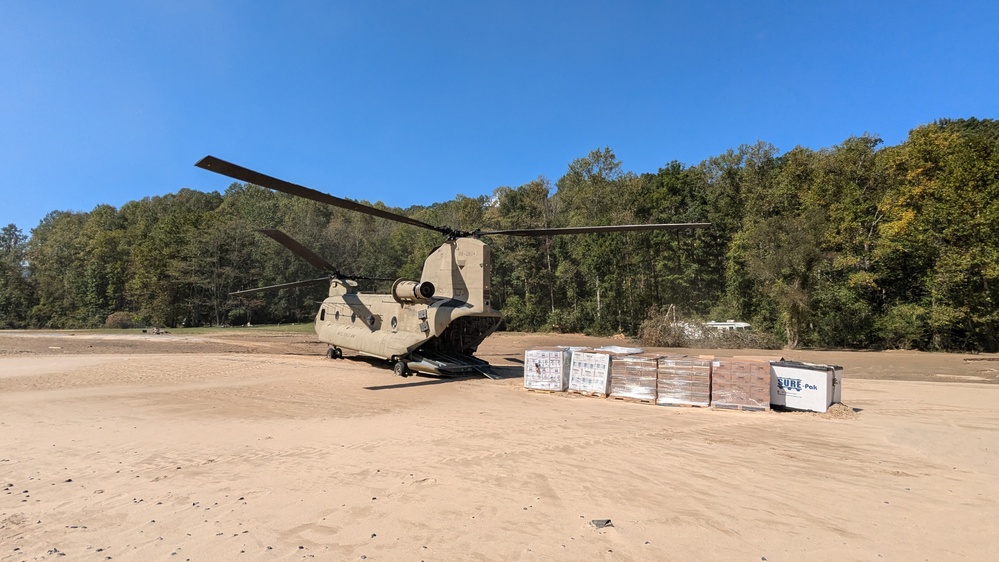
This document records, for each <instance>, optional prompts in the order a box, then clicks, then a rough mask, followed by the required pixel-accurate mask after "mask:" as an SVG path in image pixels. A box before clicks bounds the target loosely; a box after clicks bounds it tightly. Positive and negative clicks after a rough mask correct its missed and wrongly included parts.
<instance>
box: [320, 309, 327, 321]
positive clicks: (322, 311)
mask: <svg viewBox="0 0 999 562" xmlns="http://www.w3.org/2000/svg"><path fill="white" fill-rule="evenodd" d="M323 320H326V309H325V308H320V309H319V321H320V322H322V321H323Z"/></svg>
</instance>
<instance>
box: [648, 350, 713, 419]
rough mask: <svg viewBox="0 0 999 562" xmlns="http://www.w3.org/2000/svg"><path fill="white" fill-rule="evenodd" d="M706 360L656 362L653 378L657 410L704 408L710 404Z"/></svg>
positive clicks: (709, 381)
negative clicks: (665, 407) (656, 370)
mask: <svg viewBox="0 0 999 562" xmlns="http://www.w3.org/2000/svg"><path fill="white" fill-rule="evenodd" d="M711 364H712V359H711V358H710V357H664V358H662V359H660V360H659V373H658V377H657V382H656V386H657V390H658V397H657V398H656V404H659V405H661V406H677V405H689V406H704V407H707V406H709V405H710V404H711V375H712V373H711Z"/></svg>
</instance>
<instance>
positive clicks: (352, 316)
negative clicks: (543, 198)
mask: <svg viewBox="0 0 999 562" xmlns="http://www.w3.org/2000/svg"><path fill="white" fill-rule="evenodd" d="M354 320H357V314H355V313H353V312H351V313H350V321H351V322H353V321H354Z"/></svg>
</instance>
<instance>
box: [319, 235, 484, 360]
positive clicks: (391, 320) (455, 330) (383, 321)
mask: <svg viewBox="0 0 999 562" xmlns="http://www.w3.org/2000/svg"><path fill="white" fill-rule="evenodd" d="M489 269H490V268H489V248H488V246H486V245H485V244H483V243H482V242H481V241H479V240H476V239H472V238H459V239H456V240H449V241H447V242H445V243H444V244H443V245H441V246H440V247H439V248H438V249H437V250H435V251H434V252H433V253H432V254H430V256H429V257H428V258H427V260H426V262H425V263H424V267H423V274H422V276H421V280H420V282H419V283H416V282H404V281H397V282H396V284H395V285H394V286H393V292H392V293H391V294H371V293H359V292H357V291H356V290H355V287H354V286H353V284H350V283H347V282H344V281H342V280H339V279H334V280H332V281H331V282H330V290H329V296H328V297H327V298H326V299H325V300H324V301H323V304H322V307H321V308H320V309H319V311H318V312H317V313H316V334H317V335H318V337H319V339H320V341H323V342H326V343H328V344H330V345H331V346H332V347H333V348H341V347H342V348H347V349H351V350H354V351H357V352H359V353H362V354H364V355H369V356H372V357H378V358H382V359H387V360H390V361H393V362H395V361H406V360H407V359H410V358H411V357H412V356H414V354H416V355H424V354H432V353H442V354H462V355H471V354H472V353H474V352H475V350H476V349H477V348H478V346H479V344H480V343H482V341H483V340H484V339H485V338H486V337H488V336H489V334H491V333H492V332H493V331H494V330H496V328H497V327H498V326H499V323H500V314H499V312H498V311H496V310H495V309H494V308H493V307H492V305H491V303H490V298H489ZM427 284H429V286H430V287H431V290H430V292H432V296H425V295H422V294H420V292H419V290H416V291H414V290H412V288H413V287H417V288H418V287H422V286H426V285H427ZM396 287H400V289H399V290H396ZM406 289H409V290H406Z"/></svg>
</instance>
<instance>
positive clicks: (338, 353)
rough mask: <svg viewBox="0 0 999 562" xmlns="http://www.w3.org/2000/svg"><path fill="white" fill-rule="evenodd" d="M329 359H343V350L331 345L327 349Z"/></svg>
mask: <svg viewBox="0 0 999 562" xmlns="http://www.w3.org/2000/svg"><path fill="white" fill-rule="evenodd" d="M326 358H327V359H343V350H342V349H340V348H339V347H332V346H331V347H330V348H329V349H327V350H326Z"/></svg>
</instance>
